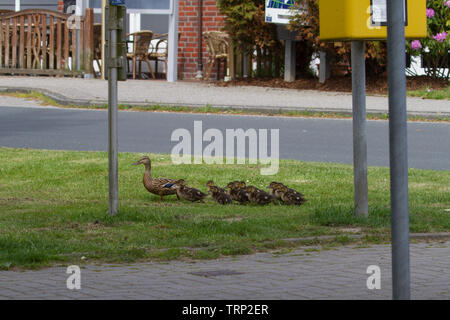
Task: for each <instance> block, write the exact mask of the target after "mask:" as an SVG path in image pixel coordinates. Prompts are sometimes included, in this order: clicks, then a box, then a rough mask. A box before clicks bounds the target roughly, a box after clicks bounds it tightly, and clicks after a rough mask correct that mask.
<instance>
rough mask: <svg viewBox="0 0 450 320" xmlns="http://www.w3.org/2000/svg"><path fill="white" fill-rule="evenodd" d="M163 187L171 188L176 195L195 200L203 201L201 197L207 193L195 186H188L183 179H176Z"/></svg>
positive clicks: (204, 196)
mask: <svg viewBox="0 0 450 320" xmlns="http://www.w3.org/2000/svg"><path fill="white" fill-rule="evenodd" d="M165 188H173V189H175V190H176V192H177V195H178V196H179V197H181V198H183V199H185V200H188V201H192V202H196V201H200V202H203V199H204V198H206V197H207V196H208V195H207V194H206V193H203V192H201V191H200V190H197V189H195V188H191V187H188V186H187V185H186V182H185V181H184V180H183V179H180V180H177V181H175V182H174V183H168V184H167V185H165Z"/></svg>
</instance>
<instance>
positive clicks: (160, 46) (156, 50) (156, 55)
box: [148, 33, 169, 75]
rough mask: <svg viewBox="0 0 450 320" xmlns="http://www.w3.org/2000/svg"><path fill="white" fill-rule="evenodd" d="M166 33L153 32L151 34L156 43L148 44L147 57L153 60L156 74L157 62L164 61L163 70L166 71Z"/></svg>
mask: <svg viewBox="0 0 450 320" xmlns="http://www.w3.org/2000/svg"><path fill="white" fill-rule="evenodd" d="M168 36H169V34H168V33H162V34H155V35H154V36H153V39H154V40H157V41H156V44H155V45H154V46H153V44H151V46H150V48H151V49H150V53H149V54H148V58H149V59H150V60H152V61H155V74H156V75H158V62H160V61H162V62H164V67H165V68H164V70H166V72H167V57H168Z"/></svg>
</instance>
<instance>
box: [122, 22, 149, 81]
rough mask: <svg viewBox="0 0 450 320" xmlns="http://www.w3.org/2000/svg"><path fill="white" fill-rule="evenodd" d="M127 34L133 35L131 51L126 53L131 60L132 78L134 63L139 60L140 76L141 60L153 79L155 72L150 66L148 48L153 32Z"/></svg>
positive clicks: (134, 69) (134, 70)
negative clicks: (145, 64)
mask: <svg viewBox="0 0 450 320" xmlns="http://www.w3.org/2000/svg"><path fill="white" fill-rule="evenodd" d="M128 36H132V37H133V40H134V42H133V52H132V53H127V59H129V60H132V61H133V79H136V64H137V62H139V77H141V68H140V65H141V62H142V61H145V62H146V63H147V65H148V68H149V70H150V73H151V74H152V77H153V79H155V78H156V77H155V74H154V73H153V70H152V66H151V64H150V59H149V56H148V55H149V48H150V43H151V41H152V38H153V32H152V31H150V30H144V31H138V32H134V33H130V34H128Z"/></svg>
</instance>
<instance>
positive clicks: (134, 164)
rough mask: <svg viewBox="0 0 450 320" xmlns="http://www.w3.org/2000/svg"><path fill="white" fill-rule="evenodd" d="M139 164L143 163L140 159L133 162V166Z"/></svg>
mask: <svg viewBox="0 0 450 320" xmlns="http://www.w3.org/2000/svg"><path fill="white" fill-rule="evenodd" d="M139 164H141V162H140V161H138V162H135V163H133V166H137V165H139Z"/></svg>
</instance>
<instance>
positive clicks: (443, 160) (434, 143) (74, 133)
mask: <svg viewBox="0 0 450 320" xmlns="http://www.w3.org/2000/svg"><path fill="white" fill-rule="evenodd" d="M194 121H202V124H203V131H205V130H207V129H209V128H216V129H219V130H221V131H222V132H223V135H224V136H225V130H226V129H238V128H242V129H245V130H246V129H249V128H254V129H269V130H270V129H279V130H280V157H281V158H282V159H297V160H304V161H318V162H337V163H352V157H353V156H352V122H351V120H342V119H302V118H285V117H260V116H234V115H233V116H224V115H200V114H181V113H154V112H120V113H119V151H121V152H141V153H147V152H152V153H170V152H171V150H172V148H173V147H174V146H175V145H176V144H177V143H176V142H172V141H171V134H172V132H173V131H174V130H175V129H177V128H185V129H188V130H189V131H190V132H191V134H192V136H193V132H194ZM367 130H368V163H369V165H370V166H388V165H389V138H388V122H387V121H369V122H368V124H367ZM107 132H108V130H107V112H106V111H99V110H80V109H79V110H74V109H57V108H34V107H33V108H28V107H17V106H15V107H8V106H0V146H5V147H16V148H33V149H51V150H89V151H90V150H100V151H105V150H107ZM449 138H450V124H448V123H418V122H412V123H409V124H408V144H409V146H408V147H409V166H410V167H411V168H422V169H434V170H450V139H449ZM224 140H225V139H224ZM208 144H209V142H204V143H203V147H205V146H206V145H208Z"/></svg>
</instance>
